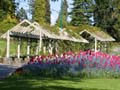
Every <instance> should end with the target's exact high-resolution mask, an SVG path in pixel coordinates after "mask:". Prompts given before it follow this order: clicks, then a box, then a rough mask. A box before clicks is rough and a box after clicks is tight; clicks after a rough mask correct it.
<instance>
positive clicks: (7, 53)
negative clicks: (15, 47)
mask: <svg viewBox="0 0 120 90" xmlns="http://www.w3.org/2000/svg"><path fill="white" fill-rule="evenodd" d="M9 57H10V31H9V30H8V32H7V50H6V58H9Z"/></svg>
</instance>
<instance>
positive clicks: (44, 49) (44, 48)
mask: <svg viewBox="0 0 120 90" xmlns="http://www.w3.org/2000/svg"><path fill="white" fill-rule="evenodd" d="M43 53H44V54H45V53H46V46H44V47H43Z"/></svg>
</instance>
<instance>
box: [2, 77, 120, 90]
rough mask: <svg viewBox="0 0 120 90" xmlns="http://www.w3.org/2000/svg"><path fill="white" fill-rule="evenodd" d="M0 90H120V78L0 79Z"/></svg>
mask: <svg viewBox="0 0 120 90" xmlns="http://www.w3.org/2000/svg"><path fill="white" fill-rule="evenodd" d="M0 90H120V79H61V80H60V79H58V80H57V79H40V78H33V79H25V78H9V79H5V80H1V81H0Z"/></svg>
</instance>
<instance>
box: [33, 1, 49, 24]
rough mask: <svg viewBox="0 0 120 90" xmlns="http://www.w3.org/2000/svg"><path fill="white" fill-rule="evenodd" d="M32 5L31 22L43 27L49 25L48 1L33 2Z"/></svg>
mask: <svg viewBox="0 0 120 90" xmlns="http://www.w3.org/2000/svg"><path fill="white" fill-rule="evenodd" d="M32 3H34V4H33V7H32V8H33V20H34V21H36V22H38V23H39V24H41V25H43V24H45V23H50V5H49V1H48V0H35V1H34V2H32Z"/></svg>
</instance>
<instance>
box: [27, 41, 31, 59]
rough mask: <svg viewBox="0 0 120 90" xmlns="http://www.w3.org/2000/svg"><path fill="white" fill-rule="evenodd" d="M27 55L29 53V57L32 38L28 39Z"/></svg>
mask: <svg viewBox="0 0 120 90" xmlns="http://www.w3.org/2000/svg"><path fill="white" fill-rule="evenodd" d="M27 55H28V57H27V58H29V57H30V56H29V55H30V39H28V43H27Z"/></svg>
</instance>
